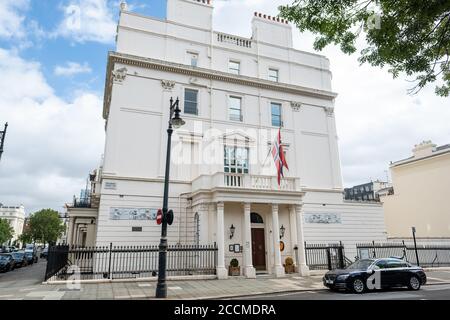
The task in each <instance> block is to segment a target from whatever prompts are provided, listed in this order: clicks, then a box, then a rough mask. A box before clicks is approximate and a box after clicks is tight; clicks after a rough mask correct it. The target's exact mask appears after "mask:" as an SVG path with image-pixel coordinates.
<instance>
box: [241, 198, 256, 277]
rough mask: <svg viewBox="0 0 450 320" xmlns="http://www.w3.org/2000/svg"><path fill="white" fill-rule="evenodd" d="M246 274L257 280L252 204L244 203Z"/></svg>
mask: <svg viewBox="0 0 450 320" xmlns="http://www.w3.org/2000/svg"><path fill="white" fill-rule="evenodd" d="M243 233H244V234H243V239H244V263H245V267H244V274H245V276H246V277H247V278H256V270H255V268H254V267H253V257H252V227H251V223H250V203H244V228H243Z"/></svg>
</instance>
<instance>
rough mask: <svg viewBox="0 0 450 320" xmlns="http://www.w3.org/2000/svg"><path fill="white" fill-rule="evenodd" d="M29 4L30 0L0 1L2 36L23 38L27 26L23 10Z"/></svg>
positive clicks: (0, 33) (0, 31)
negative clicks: (24, 23) (25, 25)
mask: <svg viewBox="0 0 450 320" xmlns="http://www.w3.org/2000/svg"><path fill="white" fill-rule="evenodd" d="M28 6H29V0H1V1H0V38H7V39H10V38H23V37H25V33H26V32H25V28H24V25H23V22H24V21H25V16H24V15H23V11H24V10H26V9H27V8H28Z"/></svg>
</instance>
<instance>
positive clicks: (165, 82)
mask: <svg viewBox="0 0 450 320" xmlns="http://www.w3.org/2000/svg"><path fill="white" fill-rule="evenodd" d="M161 86H162V87H163V89H164V90H172V89H173V88H174V87H175V81H170V80H161Z"/></svg>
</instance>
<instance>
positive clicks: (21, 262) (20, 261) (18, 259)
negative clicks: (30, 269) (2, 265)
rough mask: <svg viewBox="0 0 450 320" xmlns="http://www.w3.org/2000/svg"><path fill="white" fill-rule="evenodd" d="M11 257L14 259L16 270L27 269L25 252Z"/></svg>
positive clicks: (19, 252) (14, 253)
mask: <svg viewBox="0 0 450 320" xmlns="http://www.w3.org/2000/svg"><path fill="white" fill-rule="evenodd" d="M11 255H12V257H13V259H14V268H20V267H25V266H26V265H27V264H28V262H27V259H26V257H25V252H23V251H17V252H12V253H11Z"/></svg>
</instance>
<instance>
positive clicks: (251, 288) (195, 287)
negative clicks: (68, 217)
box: [0, 276, 324, 300]
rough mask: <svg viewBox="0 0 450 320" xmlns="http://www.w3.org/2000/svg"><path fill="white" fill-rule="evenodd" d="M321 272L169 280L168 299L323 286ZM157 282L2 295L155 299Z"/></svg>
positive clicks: (64, 287) (41, 287) (62, 287)
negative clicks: (278, 276)
mask: <svg viewBox="0 0 450 320" xmlns="http://www.w3.org/2000/svg"><path fill="white" fill-rule="evenodd" d="M322 289H324V287H323V285H322V277H321V276H311V277H298V276H286V277H284V278H273V277H271V276H270V277H269V276H258V277H257V279H246V278H244V277H233V278H232V279H228V280H189V281H184V280H180V281H179V280H176V281H175V280H174V281H168V299H189V300H195V299H217V298H227V297H236V296H246V295H255V294H268V293H278V292H289V291H303V290H305V291H310V290H322ZM155 290H156V282H155V281H151V282H150V281H149V282H112V283H82V284H81V285H80V289H79V290H74V289H73V288H71V286H70V285H69V286H68V285H65V284H57V285H55V284H45V285H44V284H41V285H39V286H34V287H32V288H29V289H27V290H24V288H22V289H21V290H17V289H16V288H12V289H11V290H10V289H8V288H2V290H1V292H0V300H1V299H14V300H17V299H18V300H30V299H32V300H36V299H37V300H104V299H108V300H110V299H120V300H122V299H138V300H139V299H154V295H155Z"/></svg>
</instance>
